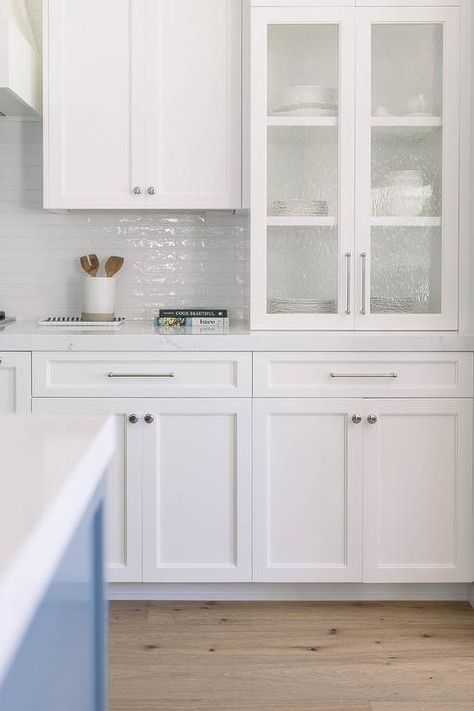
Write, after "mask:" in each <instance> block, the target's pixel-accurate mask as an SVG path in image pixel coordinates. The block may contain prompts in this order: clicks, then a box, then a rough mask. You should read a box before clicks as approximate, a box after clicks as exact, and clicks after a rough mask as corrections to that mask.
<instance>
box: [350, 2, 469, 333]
mask: <svg viewBox="0 0 474 711" xmlns="http://www.w3.org/2000/svg"><path fill="white" fill-rule="evenodd" d="M356 14H357V49H356V56H357V87H356V97H357V106H356V133H357V138H356V156H357V160H356V181H355V185H356V201H355V204H356V238H355V240H356V253H357V254H356V263H357V267H356V314H355V327H356V329H357V330H405V331H408V330H456V329H457V327H458V281H459V151H460V148H459V146H460V130H459V99H460V97H459V61H460V55H459V38H460V32H459V23H460V12H459V9H457V8H454V7H452V8H414V7H403V8H399V7H398V8H395V7H387V8H381V7H379V8H372V9H371V8H367V9H363V8H361V9H359V10H357V13H356ZM390 23H393V24H442V25H443V99H442V104H443V115H442V127H443V138H442V140H443V147H442V219H441V229H442V255H441V258H442V285H441V313H440V314H371V313H370V288H371V279H370V252H371V250H370V247H371V239H370V233H371V225H372V224H374V221H376V224H377V225H379V224H382V222H383V220H385V221H386V224H397V225H398V224H402V222H401V220H400V219H399V218H374V221H373V220H372V218H371V153H372V150H371V148H372V146H371V138H372V136H371V134H372V125H375V122H373V118H372V94H371V80H370V77H371V69H372V57H371V48H372V41H371V40H372V36H371V32H372V26H373V25H376V24H390ZM412 222H413V223H415V222H416V224H419V225H421V226H424V225H430V224H435V225H437V224H439V223H438V222H437V221H436V218H430V217H427V218H423V217H420V218H417V219H416V220H414V221H412ZM362 254H366V255H367V258H366V281H365V284H366V304H365V310H366V311H367V313H366V314H363V313H362V312H363V311H364V308H363V306H364V305H363V303H362V292H363V284H362V279H363V275H362V268H361V259H362Z"/></svg>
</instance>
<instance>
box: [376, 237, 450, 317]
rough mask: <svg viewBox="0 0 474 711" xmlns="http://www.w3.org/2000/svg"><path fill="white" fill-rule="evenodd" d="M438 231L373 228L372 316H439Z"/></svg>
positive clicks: (439, 241)
mask: <svg viewBox="0 0 474 711" xmlns="http://www.w3.org/2000/svg"><path fill="white" fill-rule="evenodd" d="M441 279H442V275H441V229H440V228H437V227H434V228H433V227H373V228H372V238H371V299H370V308H371V311H372V313H386V314H387V313H413V314H439V313H441Z"/></svg>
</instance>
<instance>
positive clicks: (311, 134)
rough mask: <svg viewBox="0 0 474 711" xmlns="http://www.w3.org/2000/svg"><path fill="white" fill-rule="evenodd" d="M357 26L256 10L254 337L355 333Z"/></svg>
mask: <svg viewBox="0 0 474 711" xmlns="http://www.w3.org/2000/svg"><path fill="white" fill-rule="evenodd" d="M299 4H300V3H299ZM354 23H355V11H354V9H351V8H323V7H321V8H310V7H288V8H282V7H278V8H269V7H258V8H254V9H253V11H252V49H251V52H252V80H251V84H252V89H251V105H252V113H251V144H252V145H251V149H252V150H251V162H252V166H251V178H252V180H251V183H252V187H251V203H252V210H251V232H252V327H253V328H262V329H291V328H294V329H312V328H314V329H318V328H319V329H352V328H353V327H354V304H353V283H354V281H353V271H354V90H355V87H354V71H355V70H354V52H355V49H354V44H355V31H354Z"/></svg>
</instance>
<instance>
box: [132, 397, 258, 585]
mask: <svg viewBox="0 0 474 711" xmlns="http://www.w3.org/2000/svg"><path fill="white" fill-rule="evenodd" d="M148 415H149V416H148V417H145V424H144V431H143V443H144V445H143V467H144V469H143V475H144V480H143V580H144V582H187V583H191V582H203V583H211V582H239V581H241V582H244V581H250V580H251V536H252V519H251V478H252V474H251V455H250V448H251V404H250V400H249V399H231V400H228V399H220V400H217V399H214V400H209V399H199V398H196V399H193V400H187V399H173V400H169V399H160V400H156V401H155V403H154V404H153V401H150V409H149V410H148Z"/></svg>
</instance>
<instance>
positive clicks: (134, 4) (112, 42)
mask: <svg viewBox="0 0 474 711" xmlns="http://www.w3.org/2000/svg"><path fill="white" fill-rule="evenodd" d="M144 8H145V0H100V2H97V0H45V3H44V46H45V67H44V89H45V97H44V165H45V181H44V206H45V207H46V208H137V207H145V197H144V189H143V188H144V184H145V176H144V168H145V163H144V154H145V143H144V136H143V126H144V104H143V100H144V81H145V78H144V69H145V61H144V42H143V39H144V37H143V36H144V31H143V28H144ZM135 188H136V189H137V190H136V191H135ZM138 190H140V191H141V192H140V194H138Z"/></svg>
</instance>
